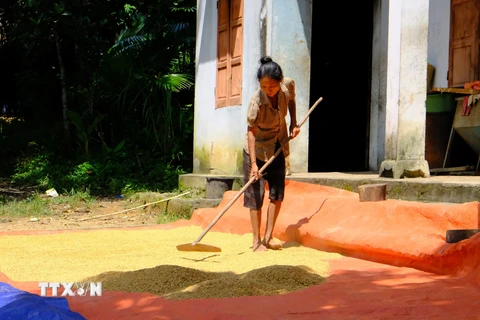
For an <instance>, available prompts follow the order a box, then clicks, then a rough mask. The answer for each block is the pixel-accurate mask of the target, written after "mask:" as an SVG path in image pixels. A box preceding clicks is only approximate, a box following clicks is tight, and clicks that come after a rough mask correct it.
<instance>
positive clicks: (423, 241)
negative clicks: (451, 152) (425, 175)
mask: <svg viewBox="0 0 480 320" xmlns="http://www.w3.org/2000/svg"><path fill="white" fill-rule="evenodd" d="M286 194H287V196H286V198H285V201H284V204H283V207H282V211H281V212H282V214H281V215H280V217H279V219H278V224H277V231H276V234H275V236H276V237H277V238H279V239H281V240H283V241H292V240H295V241H298V242H300V243H301V244H303V245H305V246H309V247H312V248H316V249H319V250H325V251H331V252H339V253H342V254H344V255H345V257H344V258H342V259H340V260H334V261H332V262H331V272H332V275H331V276H330V277H329V279H328V280H327V281H326V282H325V283H323V284H321V285H318V286H315V287H311V288H308V289H305V290H302V291H298V292H295V293H290V294H286V295H280V296H271V297H241V298H233V299H198V300H183V301H172V300H165V299H162V298H159V297H157V296H153V295H150V294H129V293H122V292H105V291H104V293H103V296H102V297H69V298H68V300H69V303H70V307H71V309H72V310H74V311H77V312H79V313H81V314H82V315H83V316H84V317H86V318H87V319H480V267H479V265H480V263H479V261H480V234H477V235H476V236H474V237H472V238H470V239H468V240H464V241H461V242H459V243H456V244H447V243H446V242H445V232H446V230H447V229H467V228H478V225H479V204H478V202H471V203H465V204H425V203H416V202H405V201H399V200H386V201H381V202H359V201H358V195H357V194H356V193H352V192H348V191H344V190H339V189H334V188H330V187H322V186H317V185H310V184H305V183H299V182H293V181H291V182H289V183H288V185H287V190H286ZM234 195H235V192H234V191H231V192H227V193H226V194H225V195H224V200H223V202H222V203H221V204H220V205H219V206H218V207H217V208H210V209H198V210H196V211H195V213H194V216H193V217H192V219H191V220H190V221H188V222H186V221H180V222H178V223H175V224H172V225H170V226H158V227H155V228H165V227H175V226H176V225H185V224H186V223H192V224H196V225H199V226H202V227H205V226H206V225H208V223H209V222H210V221H212V220H213V218H214V217H215V216H216V215H217V214H218V213H219V212H220V210H221V209H223V208H224V206H225V205H226V204H227V203H228V202H229V201H230V199H232V198H233V196H234ZM241 203H242V197H240V198H239V200H238V201H237V202H236V203H235V204H234V205H233V206H232V208H231V209H229V211H228V212H227V213H226V214H225V215H224V217H222V218H221V219H220V220H219V221H218V223H217V224H216V225H215V227H214V229H212V230H216V231H223V232H230V233H246V232H249V231H250V225H249V220H248V211H245V209H244V208H243V207H242V205H241ZM6 234H7V233H3V234H1V235H6ZM16 234H18V233H16ZM193 240H194V239H192V241H193ZM0 281H3V282H7V283H10V284H12V285H14V286H15V287H17V288H19V289H22V290H27V291H30V292H33V293H39V289H38V288H37V285H38V283H37V282H34V283H33V282H31V283H26V282H21V283H20V282H14V281H11V280H10V279H8V277H7V276H6V275H3V274H1V273H0Z"/></svg>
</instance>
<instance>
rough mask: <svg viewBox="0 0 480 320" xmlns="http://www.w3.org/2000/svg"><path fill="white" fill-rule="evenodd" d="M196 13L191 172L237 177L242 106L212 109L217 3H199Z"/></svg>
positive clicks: (239, 161) (243, 124)
mask: <svg viewBox="0 0 480 320" xmlns="http://www.w3.org/2000/svg"><path fill="white" fill-rule="evenodd" d="M245 7H246V8H248V6H245ZM197 10H198V11H197V45H196V54H197V56H196V61H197V63H196V70H195V120H194V126H195V127H194V146H193V147H194V149H193V156H194V160H193V172H194V173H211V174H220V175H225V174H227V175H230V174H238V173H239V168H240V167H241V166H240V165H241V155H242V153H241V152H242V147H243V140H242V137H243V136H244V134H245V133H244V132H245V122H244V121H242V120H241V119H244V118H245V117H244V112H243V110H242V106H241V105H238V106H229V107H226V108H219V109H215V86H216V59H217V2H216V1H211V0H199V1H198V2H197ZM247 10H249V9H247ZM244 24H245V25H246V26H247V27H248V25H249V24H250V21H244Z"/></svg>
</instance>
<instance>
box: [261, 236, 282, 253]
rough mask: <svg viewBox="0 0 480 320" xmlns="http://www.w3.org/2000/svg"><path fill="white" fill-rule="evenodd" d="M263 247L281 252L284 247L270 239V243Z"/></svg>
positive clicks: (265, 242) (265, 243)
mask: <svg viewBox="0 0 480 320" xmlns="http://www.w3.org/2000/svg"><path fill="white" fill-rule="evenodd" d="M263 245H264V246H265V247H266V248H267V249H272V250H280V249H282V245H281V244H280V243H278V242H276V241H275V240H273V239H270V240H269V241H268V242H267V241H264V243H263Z"/></svg>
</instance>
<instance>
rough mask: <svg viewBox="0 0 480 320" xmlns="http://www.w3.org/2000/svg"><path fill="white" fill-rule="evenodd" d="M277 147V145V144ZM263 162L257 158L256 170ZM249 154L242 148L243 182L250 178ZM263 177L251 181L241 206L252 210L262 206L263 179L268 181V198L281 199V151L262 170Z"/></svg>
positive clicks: (283, 172)
mask: <svg viewBox="0 0 480 320" xmlns="http://www.w3.org/2000/svg"><path fill="white" fill-rule="evenodd" d="M277 148H278V145H277ZM264 164H265V162H263V161H261V160H258V159H257V166H258V170H260V168H262V166H263V165H264ZM251 169H252V166H251V164H250V156H249V155H248V153H247V152H246V151H245V150H243V183H244V184H246V183H247V182H248V181H249V180H250V171H251ZM263 175H264V176H263V177H261V178H260V179H259V180H258V181H256V182H254V183H252V184H251V185H250V186H249V187H248V188H247V189H246V190H245V193H244V195H243V206H244V207H247V208H249V209H253V210H259V209H260V208H262V205H263V199H264V196H265V181H266V182H268V187H269V189H270V190H269V191H270V194H269V196H268V198H269V199H270V200H277V201H283V196H284V193H285V157H284V156H283V152H280V154H279V155H278V156H277V157H276V158H275V159H274V160H273V161H272V163H271V164H270V165H269V166H268V167H267V168H266V169H265V171H264V172H263Z"/></svg>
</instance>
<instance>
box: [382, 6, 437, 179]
mask: <svg viewBox="0 0 480 320" xmlns="http://www.w3.org/2000/svg"><path fill="white" fill-rule="evenodd" d="M428 9H429V0H394V1H390V3H389V14H388V15H389V19H388V21H389V25H388V53H387V80H386V81H387V98H386V115H385V116H386V126H385V160H384V161H383V162H382V164H381V166H380V177H389V178H394V179H399V178H404V177H429V176H430V169H429V166H428V162H427V161H426V160H425V127H426V122H425V121H426V110H425V100H426V94H427V92H426V79H427V51H428Z"/></svg>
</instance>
